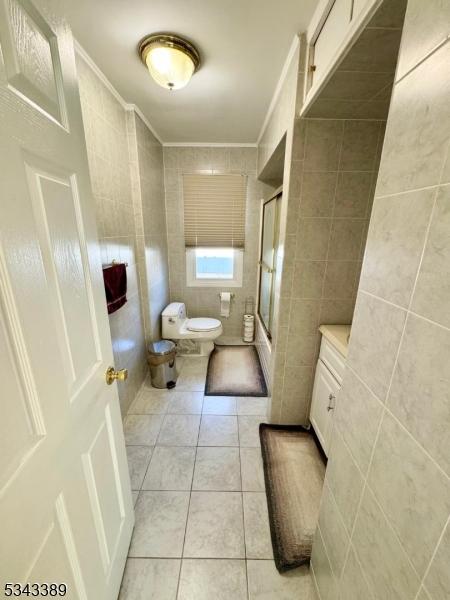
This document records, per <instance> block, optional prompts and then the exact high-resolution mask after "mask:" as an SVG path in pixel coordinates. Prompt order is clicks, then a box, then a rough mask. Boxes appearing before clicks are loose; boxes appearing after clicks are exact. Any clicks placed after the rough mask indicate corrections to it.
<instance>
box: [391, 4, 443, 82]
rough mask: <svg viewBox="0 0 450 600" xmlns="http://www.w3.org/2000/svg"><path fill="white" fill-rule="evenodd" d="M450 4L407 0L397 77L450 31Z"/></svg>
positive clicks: (403, 73) (411, 66)
mask: <svg viewBox="0 0 450 600" xmlns="http://www.w3.org/2000/svg"><path fill="white" fill-rule="evenodd" d="M449 23H450V6H449V4H448V3H447V2H445V1H444V2H441V0H429V1H428V2H427V3H426V4H425V5H424V4H422V2H421V1H420V0H409V2H408V8H407V13H406V18H405V26H404V29H403V38H402V52H401V55H400V59H399V64H398V71H397V78H399V77H403V75H405V73H407V71H409V70H410V69H412V68H413V67H414V66H415V65H416V64H417V63H418V62H419V61H421V60H423V59H424V58H425V56H426V55H427V54H428V53H429V52H430V51H431V50H433V49H434V48H435V47H436V46H437V45H438V44H440V43H441V42H442V41H443V40H445V38H446V37H447V36H448V34H449V33H450V27H449Z"/></svg>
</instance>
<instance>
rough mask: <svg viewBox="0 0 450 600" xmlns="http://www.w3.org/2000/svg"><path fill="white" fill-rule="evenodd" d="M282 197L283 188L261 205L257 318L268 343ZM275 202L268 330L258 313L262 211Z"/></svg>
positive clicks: (261, 250)
mask: <svg viewBox="0 0 450 600" xmlns="http://www.w3.org/2000/svg"><path fill="white" fill-rule="evenodd" d="M282 196H283V188H282V187H280V188H278V189H277V190H276V191H275V193H274V194H273V195H272V196H270V198H268V199H267V200H265V201H264V202H263V204H262V211H261V227H260V240H259V258H258V271H259V274H258V295H257V298H258V311H257V312H258V317H259V321H260V322H261V324H262V326H263V328H264V331H265V333H266V335H267V338H268V339H269V341H271V340H272V332H271V324H272V317H273V290H274V283H275V274H276V263H277V254H278V243H279V237H280V212H281V211H280V205H281V201H282ZM272 201H275V221H274V236H273V249H274V252H273V260H272V267H270V266H269V265H268V268H269V269H270V271H271V275H272V280H271V285H270V306H269V323H268V325H269V328H268V327H267V325H266V323H265V322H264V319H263V317H262V315H261V312H260V308H261V289H262V273H263V260H262V253H263V239H264V211H265V208H266V206H267V205H268V204H269V203H270V202H272Z"/></svg>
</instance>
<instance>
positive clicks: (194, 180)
mask: <svg viewBox="0 0 450 600" xmlns="http://www.w3.org/2000/svg"><path fill="white" fill-rule="evenodd" d="M246 197H247V178H246V177H245V176H244V175H235V174H230V175H201V174H188V173H185V174H184V175H183V200H184V243H185V246H186V275H187V277H186V279H187V285H188V286H220V287H223V286H226V287H240V286H242V262H243V249H244V245H245V208H246V206H245V205H246Z"/></svg>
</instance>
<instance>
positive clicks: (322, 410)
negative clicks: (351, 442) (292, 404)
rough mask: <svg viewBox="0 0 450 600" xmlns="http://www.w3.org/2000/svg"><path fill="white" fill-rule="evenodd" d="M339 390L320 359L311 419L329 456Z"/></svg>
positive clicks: (337, 384) (315, 380)
mask: <svg viewBox="0 0 450 600" xmlns="http://www.w3.org/2000/svg"><path fill="white" fill-rule="evenodd" d="M338 391H339V383H338V382H337V381H336V379H335V378H334V377H333V375H332V374H331V373H330V371H329V370H328V369H327V367H326V366H325V365H324V363H323V362H322V361H321V360H319V361H318V362H317V369H316V376H315V379H314V389H313V396H312V403H311V414H310V420H311V423H312V426H313V427H314V431H315V432H316V434H317V437H318V438H319V441H320V444H321V446H322V448H323V450H324V452H325V454H326V455H327V456H328V449H329V446H330V439H331V432H332V430H333V413H334V407H335V406H336V395H337V392H338Z"/></svg>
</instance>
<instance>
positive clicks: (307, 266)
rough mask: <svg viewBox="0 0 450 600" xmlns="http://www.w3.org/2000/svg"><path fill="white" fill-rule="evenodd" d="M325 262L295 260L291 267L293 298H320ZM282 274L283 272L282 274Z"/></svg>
mask: <svg viewBox="0 0 450 600" xmlns="http://www.w3.org/2000/svg"><path fill="white" fill-rule="evenodd" d="M325 267H326V263H325V262H324V261H296V262H295V267H294V269H293V285H292V287H291V294H292V297H293V298H320V297H321V296H322V289H323V280H324V276H325ZM283 275H284V274H283Z"/></svg>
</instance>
